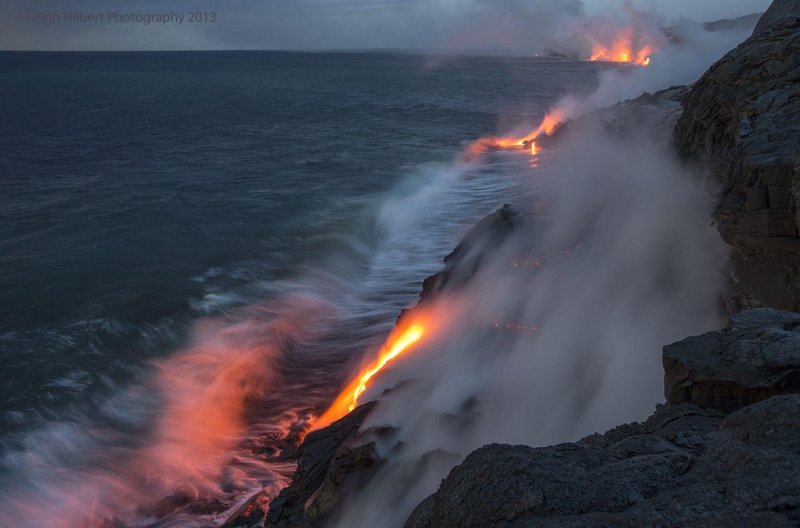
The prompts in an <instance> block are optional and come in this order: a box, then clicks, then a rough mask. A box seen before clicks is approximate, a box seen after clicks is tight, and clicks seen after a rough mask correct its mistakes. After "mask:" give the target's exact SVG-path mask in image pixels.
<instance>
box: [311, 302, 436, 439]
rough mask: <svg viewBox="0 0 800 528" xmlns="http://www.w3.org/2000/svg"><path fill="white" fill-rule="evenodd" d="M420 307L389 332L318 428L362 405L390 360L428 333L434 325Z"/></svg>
mask: <svg viewBox="0 0 800 528" xmlns="http://www.w3.org/2000/svg"><path fill="white" fill-rule="evenodd" d="M416 312H419V309H417V310H414V312H411V313H410V314H409V315H408V316H407V318H408V319H410V320H409V321H402V320H401V321H400V322H399V323H398V326H397V327H396V328H395V329H394V331H392V333H391V334H389V337H388V338H387V339H386V341H385V342H384V344H383V346H381V349H380V352H379V353H378V357H377V358H376V359H375V360H374V361H372V362H371V363H369V364H368V365H367V366H366V367H364V368H363V369H362V370H361V371H360V372H359V374H358V375H357V376H355V377H354V378H353V380H352V381H351V382H350V383H349V384H348V385H347V387H345V389H344V390H343V391H342V392H341V393H340V394H339V396H338V397H337V398H336V400H335V401H334V402H333V404H332V405H331V406H330V407H329V408H328V410H327V411H325V412H324V413H323V414H322V416H320V417H319V419H318V420H316V423H315V424H314V429H319V428H322V427H325V426H327V425H330V424H331V423H333V422H335V421H336V420H338V419H339V418H341V417H343V416H344V415H346V414H347V413H349V412H350V411H352V410H353V409H355V408H356V406H358V400H359V398H360V397H361V395H362V394H363V393H364V392H365V391H366V390H367V387H368V386H369V383H370V381H371V380H372V378H373V377H374V376H375V375H376V374H378V373H379V372H380V371H382V370H383V369H384V368H385V367H386V366H387V365H388V364H389V363H391V362H392V361H394V360H395V359H396V358H398V357H399V356H401V355H403V354H404V353H406V352H408V351H409V350H411V349H412V348H413V346H414V345H415V344H416V343H418V342H419V341H420V340H421V339H422V338H423V337H424V336H426V335H427V334H428V333H429V332H430V331H431V327H432V319H431V318H430V317H429V316H423V315H421V314H418V313H416Z"/></svg>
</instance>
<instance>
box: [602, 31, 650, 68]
mask: <svg viewBox="0 0 800 528" xmlns="http://www.w3.org/2000/svg"><path fill="white" fill-rule="evenodd" d="M609 40H611V42H610V43H608V41H606V42H601V41H599V40H597V39H592V52H591V55H589V60H590V61H606V62H621V63H627V64H633V65H636V66H647V65H649V64H650V57H651V56H652V55H653V53H655V52H656V51H658V48H659V47H660V46H658V45H657V42H656V41H657V40H658V39H655V38H645V37H643V36H642V35H637V32H636V31H635V30H634V28H633V27H627V28H624V29H622V30H620V31H618V32H617V33H616V35H614V36H613V38H612V39H609Z"/></svg>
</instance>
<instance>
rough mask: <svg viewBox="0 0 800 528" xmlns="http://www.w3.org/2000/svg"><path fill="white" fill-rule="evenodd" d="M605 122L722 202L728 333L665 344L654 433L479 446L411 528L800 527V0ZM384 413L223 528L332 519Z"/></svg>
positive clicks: (483, 234)
mask: <svg viewBox="0 0 800 528" xmlns="http://www.w3.org/2000/svg"><path fill="white" fill-rule="evenodd" d="M601 113H602V115H601V120H602V121H603V123H604V125H605V126H606V127H607V128H608V129H609V131H611V132H614V133H620V134H624V133H625V129H626V123H628V122H633V121H636V120H639V119H641V118H642V116H645V118H647V119H649V120H651V121H652V123H653V124H654V126H652V127H649V128H650V129H652V130H654V131H655V132H654V138H653V139H654V140H658V139H659V138H664V137H666V138H669V137H671V138H672V140H671V142H669V141H665V142H664V143H665V148H674V149H675V150H677V152H678V153H679V154H680V155H681V156H682V157H683V158H684V159H685V160H686V161H687V162H688V163H690V164H692V165H693V166H695V167H696V168H697V170H698V172H699V173H700V174H702V176H703V177H707V178H708V181H709V183H710V186H711V187H712V188H714V189H716V190H717V192H718V206H717V207H716V210H715V213H714V220H715V222H716V224H717V227H718V230H719V232H720V235H721V237H722V238H723V240H725V242H727V243H728V245H729V246H730V247H731V258H730V265H729V271H730V276H729V278H728V281H727V284H726V288H725V291H724V292H723V297H724V301H725V305H726V308H727V310H728V315H729V317H730V322H729V325H728V326H727V327H726V328H725V329H722V330H720V331H715V332H710V333H707V334H704V335H701V336H696V337H690V338H687V339H684V340H682V341H679V342H677V343H674V344H671V345H667V346H665V347H664V350H663V367H664V394H665V403H664V404H662V405H659V406H658V408H657V409H656V411H655V412H654V414H653V415H652V416H650V417H649V418H648V419H647V420H645V421H644V422H643V423H632V424H625V425H621V426H619V427H616V428H614V429H611V430H610V431H608V432H606V433H604V434H594V435H591V436H589V437H586V438H584V439H582V440H580V441H577V442H573V443H565V444H560V445H557V446H552V447H542V448H532V447H528V446H520V445H517V446H512V445H499V444H493V445H488V446H485V447H482V448H480V449H478V450H476V451H474V452H473V453H472V454H470V455H469V456H467V458H466V459H465V460H464V461H463V462H462V463H461V464H459V465H457V466H456V467H455V468H454V469H453V470H452V471H451V472H450V474H449V476H447V478H446V479H444V480H443V481H442V483H441V486H440V487H439V489H438V491H436V492H435V493H434V494H433V495H431V496H430V497H428V498H427V499H425V500H424V501H423V502H422V503H421V504H419V505H418V506H417V508H416V509H415V510H414V512H413V513H412V515H411V516H410V518H409V519H408V520H407V522H406V524H405V526H406V527H407V528H449V527H454V528H455V527H459V528H463V527H476V528H487V527H497V528H500V527H509V528H510V527H530V528H533V527H556V526H558V527H586V528H589V527H598V528H599V527H608V526H615V527H616V526H626V527H627V526H630V527H643V526H648V527H649V526H653V527H678V526H688V525H692V526H708V527H717V526H718V527H723V526H724V527H728V526H756V525H759V526H770V527H772V526H775V527H782V526H787V527H789V526H798V525H800V479H799V478H798V475H800V313H793V312H790V311H782V310H792V311H797V310H800V277H798V273H800V272H799V271H798V270H800V212H798V211H799V209H798V207H797V205H798V201H800V1H798V0H777V1H776V2H774V4H773V6H772V7H771V8H770V9H769V10H768V11H767V13H766V14H765V15H764V16H763V17H762V19H761V21H760V22H759V24H758V26H757V28H756V31H755V33H754V35H753V36H752V37H751V38H750V39H748V40H747V41H746V42H745V43H743V44H742V45H740V46H739V47H738V48H736V49H735V50H733V51H731V52H730V53H729V54H728V55H726V56H725V57H724V58H723V59H722V60H720V61H719V62H718V63H717V64H715V65H714V66H713V67H712V68H711V69H710V70H709V71H708V72H707V73H706V74H705V75H704V76H703V77H702V78H701V79H700V80H699V81H698V82H697V83H696V84H695V85H694V86H692V87H676V88H672V89H670V90H666V91H664V92H661V93H659V94H655V95H644V96H642V97H640V98H638V99H636V100H634V101H632V102H629V103H626V104H623V105H618V106H616V107H614V108H611V109H607V110H603V111H601ZM566 128H569V125H568V126H567V127H566ZM560 133H565V131H564V130H561V131H559V132H558V133H557V134H555V136H554V137H553V138H551V139H550V141H558V135H559V134H560ZM656 136H658V137H656ZM529 222H530V219H529V218H527V216H526V215H525V214H524V213H522V212H521V211H519V210H517V209H515V208H514V207H512V206H509V205H504V206H503V207H502V208H500V209H498V211H496V212H495V213H493V214H491V215H489V216H488V217H486V218H485V219H484V220H482V221H481V222H480V223H479V224H477V225H476V226H475V228H473V229H472V230H471V231H470V232H469V233H468V234H467V236H466V237H465V238H464V240H463V241H462V242H461V243H460V244H459V246H458V247H457V248H456V249H455V250H454V251H453V253H452V254H451V255H449V256H448V257H447V258H446V259H445V267H444V269H443V270H442V271H440V272H439V273H437V274H435V275H433V276H431V277H429V278H428V279H427V280H426V281H425V282H424V285H423V289H422V293H421V295H420V303H421V304H424V303H426V302H429V301H430V300H431V299H433V298H434V297H435V296H437V295H440V294H441V293H442V292H445V291H448V290H450V289H457V288H459V287H460V286H462V285H463V284H465V283H466V282H468V281H469V280H470V278H471V277H472V276H473V275H474V274H475V273H476V271H477V270H478V269H479V268H480V267H481V265H482V263H483V262H484V261H485V260H486V259H487V258H488V254H489V252H491V251H492V249H493V248H496V247H498V246H499V245H500V244H501V243H502V241H504V240H505V239H507V238H508V237H511V236H514V234H515V233H518V232H520V231H524V230H525V229H526V226H527V225H528V224H529ZM476 248H477V249H476ZM412 310H413V309H412ZM402 317H403V315H401V318H402ZM374 405H375V404H374V403H367V404H364V405H362V406H360V407H358V408H357V409H355V410H354V411H353V412H352V413H350V414H349V415H347V416H345V417H344V418H342V419H341V420H339V421H338V422H336V423H334V424H332V425H331V426H329V427H327V428H325V429H321V430H318V431H314V432H312V433H310V434H309V435H308V436H307V437H306V438H305V440H304V442H303V444H302V445H301V446H300V447H299V448H298V450H297V453H296V460H297V463H298V468H297V471H296V473H295V475H294V478H293V481H292V484H291V485H290V486H289V487H287V488H285V489H284V490H283V491H282V492H281V494H280V495H279V496H278V497H277V498H275V499H274V500H273V501H272V503H271V505H270V507H269V511H268V513H266V514H265V512H264V511H262V510H261V509H260V508H258V507H256V504H258V501H257V499H258V498H257V497H256V498H254V499H253V500H251V501H250V503H248V505H246V506H245V507H244V508H243V509H242V510H241V511H240V512H239V513H238V514H237V515H236V516H235V517H234V518H233V519H231V520H230V521H229V522H228V523H227V524H226V525H225V526H227V527H252V526H263V525H265V523H266V526H276V527H287V528H288V527H309V528H311V527H319V528H322V527H323V526H325V525H326V523H327V522H328V521H330V520H331V519H332V518H335V516H336V514H337V507H338V506H339V505H341V504H343V502H344V501H345V500H346V498H347V497H348V495H349V494H351V493H354V492H355V491H356V490H358V489H360V488H361V487H363V486H366V485H368V482H369V479H370V477H371V475H373V474H374V472H375V470H376V469H377V468H378V467H380V465H381V464H383V463H384V461H383V460H381V458H380V456H379V455H378V453H377V451H376V449H375V441H376V439H378V438H380V436H381V435H385V434H388V431H385V430H380V429H367V430H361V425H362V423H363V421H364V419H365V418H366V416H367V415H368V414H369V413H370V411H371V410H372V409H373V407H374ZM436 456H447V454H444V453H440V454H436Z"/></svg>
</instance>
